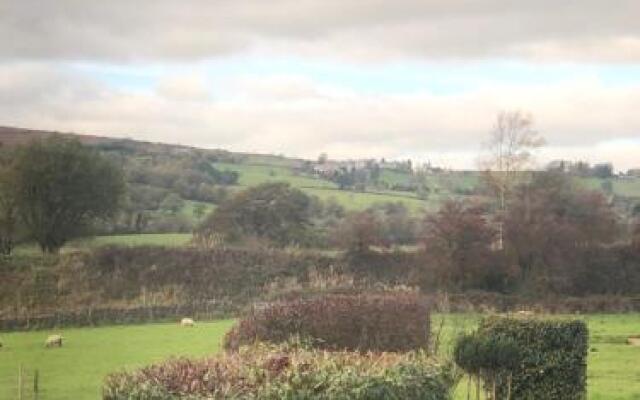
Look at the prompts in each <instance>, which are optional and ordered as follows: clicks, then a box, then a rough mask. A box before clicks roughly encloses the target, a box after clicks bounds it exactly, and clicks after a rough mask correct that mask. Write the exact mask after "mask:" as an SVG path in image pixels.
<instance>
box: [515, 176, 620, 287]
mask: <svg viewBox="0 0 640 400" xmlns="http://www.w3.org/2000/svg"><path fill="white" fill-rule="evenodd" d="M504 227H505V249H506V251H507V255H508V256H509V257H511V260H512V264H515V265H517V266H518V267H519V269H520V283H521V284H535V282H536V281H538V282H542V283H543V284H544V286H545V287H544V290H546V291H554V292H558V293H564V292H566V291H570V290H572V289H573V288H572V287H571V285H570V283H571V282H572V280H573V279H576V277H577V275H578V272H579V269H578V268H577V267H578V266H579V265H581V263H582V262H583V260H584V255H585V254H587V253H588V251H589V249H594V248H597V247H599V246H601V245H604V244H609V243H612V242H613V241H614V240H615V239H616V233H617V230H618V225H617V218H616V215H615V213H614V212H613V210H612V209H611V207H610V206H609V205H608V203H607V201H606V199H605V198H604V197H603V195H602V194H601V193H599V192H595V191H589V190H585V189H581V188H578V187H575V186H574V185H572V184H571V181H570V180H569V179H568V178H567V177H566V176H565V175H562V174H559V173H555V172H544V173H539V174H536V175H534V177H533V180H532V181H531V183H528V184H524V185H521V186H520V187H518V188H517V190H516V193H515V195H514V199H513V201H512V204H511V207H510V209H509V212H508V213H507V214H506V216H505V219H504ZM534 288H535V286H534ZM537 289H540V288H539V287H538V288H537Z"/></svg>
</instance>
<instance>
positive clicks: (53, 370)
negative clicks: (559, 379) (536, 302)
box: [0, 314, 640, 400]
mask: <svg viewBox="0 0 640 400" xmlns="http://www.w3.org/2000/svg"><path fill="white" fill-rule="evenodd" d="M443 318H444V324H443V325H442V330H441V332H442V334H441V336H440V341H441V345H440V347H439V349H440V352H441V353H442V354H446V353H447V352H448V351H449V349H450V348H451V344H452V339H453V338H455V337H456V335H457V334H458V333H461V332H463V331H465V330H469V329H473V328H474V327H475V325H476V322H477V320H478V318H477V316H469V315H436V316H434V317H433V321H432V330H433V331H434V335H436V334H437V332H438V331H439V330H440V321H441V320H442V319H443ZM585 320H586V321H587V322H588V324H589V331H590V352H589V367H588V382H589V399H590V400H605V399H606V400H633V399H638V398H640V363H638V360H639V359H640V347H631V346H629V345H627V344H626V342H625V341H626V338H627V336H628V335H632V334H637V333H640V314H627V315H590V316H586V317H585ZM231 324H232V321H231V320H225V321H217V322H209V323H201V324H198V326H196V327H195V328H193V329H190V328H181V327H179V326H178V325H177V324H150V325H134V326H115V327H102V328H83V329H63V330H59V331H56V332H61V333H62V334H63V335H64V337H65V338H66V339H67V341H66V342H65V345H64V347H63V348H61V349H45V348H44V347H43V343H44V340H45V338H46V337H47V335H48V334H49V333H50V332H47V331H38V332H24V333H19V332H14V333H3V334H0V338H2V341H3V343H4V347H2V348H1V349H0V398H13V395H12V391H13V390H15V387H16V382H17V371H18V368H19V366H20V365H22V366H23V367H24V368H25V369H26V370H29V369H33V368H36V367H37V368H38V369H39V372H40V377H41V388H42V393H41V394H42V395H41V397H40V399H43V400H49V399H50V400H58V399H67V398H73V399H80V400H82V399H87V400H88V399H96V398H99V393H100V386H101V382H102V379H103V377H104V376H105V375H106V374H108V373H109V372H112V371H117V370H119V369H123V368H135V367H139V366H141V365H145V364H148V363H152V362H155V361H160V360H162V359H165V358H167V357H170V356H176V355H186V356H204V355H207V354H212V353H215V352H216V351H218V349H219V346H218V345H219V343H220V340H221V338H222V336H223V335H224V333H225V332H226V331H227V330H228V329H229V328H230V326H231ZM465 387H466V381H465V380H463V381H462V382H461V383H460V385H459V386H458V390H457V391H456V396H455V398H456V399H459V400H462V399H466V398H467V396H466V392H465Z"/></svg>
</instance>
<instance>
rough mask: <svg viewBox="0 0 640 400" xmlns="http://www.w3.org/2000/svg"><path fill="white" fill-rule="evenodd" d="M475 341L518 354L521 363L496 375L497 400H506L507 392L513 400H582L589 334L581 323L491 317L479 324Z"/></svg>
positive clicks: (497, 367) (585, 381)
mask: <svg viewBox="0 0 640 400" xmlns="http://www.w3.org/2000/svg"><path fill="white" fill-rule="evenodd" d="M477 335H479V337H481V338H484V339H485V340H494V341H502V342H505V341H506V342H508V343H511V344H513V345H515V346H517V348H518V358H519V361H520V362H519V363H517V364H515V365H509V368H508V372H506V371H504V370H502V371H500V372H499V374H498V377H497V379H496V381H497V382H498V394H499V397H498V398H506V397H505V395H506V391H507V390H508V387H507V386H510V391H511V398H514V399H536V400H555V399H564V400H574V399H575V400H578V399H584V398H585V397H586V387H587V375H586V372H587V348H588V331H587V326H586V324H585V323H584V322H583V321H577V320H576V321H573V320H560V319H539V318H526V319H523V318H507V317H492V318H487V319H484V320H483V321H482V322H481V323H480V327H479V328H478V332H477ZM495 369H496V370H500V366H496V368H495ZM507 382H510V385H507Z"/></svg>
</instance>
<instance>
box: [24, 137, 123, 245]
mask: <svg viewBox="0 0 640 400" xmlns="http://www.w3.org/2000/svg"><path fill="white" fill-rule="evenodd" d="M14 168H15V178H16V200H17V203H18V205H19V213H20V216H21V219H22V220H23V221H24V224H25V226H26V228H27V230H28V232H29V234H30V236H31V237H32V238H33V239H34V240H35V241H36V242H37V243H38V244H39V245H40V248H41V249H42V251H44V252H57V251H58V249H60V247H62V246H63V245H64V244H65V243H66V242H67V241H68V240H70V239H73V238H75V237H78V236H81V235H83V234H85V233H86V232H87V230H88V228H89V227H90V226H91V224H92V223H93V222H95V221H96V220H99V219H106V218H110V217H113V216H114V214H115V213H116V211H117V210H118V206H119V204H120V199H121V197H122V194H123V193H124V190H125V185H124V180H123V176H122V171H121V170H120V169H119V168H118V167H117V166H115V165H114V164H113V163H111V162H110V161H109V160H107V159H105V158H104V157H102V156H101V155H100V154H99V153H98V152H97V151H95V150H92V149H90V148H87V147H85V146H83V145H82V144H81V143H80V142H79V141H77V140H74V139H67V138H63V137H59V136H52V137H49V138H47V139H43V140H37V141H33V142H31V143H30V144H28V145H26V146H24V147H22V148H21V149H19V150H18V153H17V155H16V160H15V166H14Z"/></svg>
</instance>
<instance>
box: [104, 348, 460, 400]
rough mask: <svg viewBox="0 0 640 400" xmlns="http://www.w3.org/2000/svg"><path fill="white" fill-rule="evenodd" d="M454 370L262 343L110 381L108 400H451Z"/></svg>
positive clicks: (397, 357) (416, 360)
mask: <svg viewBox="0 0 640 400" xmlns="http://www.w3.org/2000/svg"><path fill="white" fill-rule="evenodd" d="M455 382H456V379H455V374H454V373H453V371H452V368H450V366H448V365H445V366H441V365H438V364H435V363H434V362H433V361H432V360H430V359H429V358H428V357H427V356H426V355H425V354H424V353H422V352H418V353H415V352H414V353H406V354H397V353H366V354H361V353H354V352H333V353H332V352H325V351H320V350H312V349H307V348H303V347H298V346H292V345H291V344H290V343H287V344H284V345H279V346H273V345H272V346H269V345H264V344H257V345H254V346H251V347H244V348H242V349H240V351H239V352H234V353H227V354H222V355H220V356H217V357H215V358H210V359H203V360H189V359H184V358H183V359H174V360H170V361H167V362H164V363H162V364H157V365H153V366H150V367H146V368H143V369H141V370H138V371H134V372H122V373H116V374H112V375H110V376H108V377H107V378H106V380H105V384H104V387H103V399H104V400H125V399H126V400H151V399H153V400H177V399H185V398H189V399H216V400H217V399H262V400H280V399H298V400H350V399H353V400H360V399H361V400H365V399H366V400H387V399H422V400H447V399H449V398H450V397H449V395H450V393H451V391H452V388H453V387H454V384H455Z"/></svg>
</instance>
